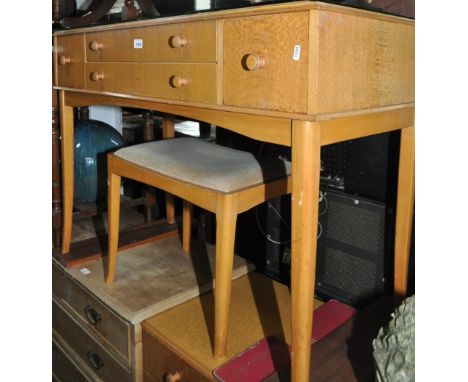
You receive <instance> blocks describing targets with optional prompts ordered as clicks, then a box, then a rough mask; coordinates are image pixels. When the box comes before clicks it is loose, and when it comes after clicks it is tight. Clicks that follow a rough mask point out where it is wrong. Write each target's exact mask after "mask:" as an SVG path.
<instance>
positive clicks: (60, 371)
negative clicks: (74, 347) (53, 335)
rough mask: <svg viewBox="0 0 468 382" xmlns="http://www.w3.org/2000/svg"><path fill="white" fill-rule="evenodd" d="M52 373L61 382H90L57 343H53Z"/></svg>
mask: <svg viewBox="0 0 468 382" xmlns="http://www.w3.org/2000/svg"><path fill="white" fill-rule="evenodd" d="M52 373H53V376H54V377H55V379H56V380H57V381H60V382H67V381H73V382H89V379H88V378H87V377H85V376H84V374H83V373H82V372H81V371H80V369H79V367H78V366H76V365H75V363H74V362H73V361H72V358H71V357H70V356H69V355H68V354H66V353H65V351H64V350H63V349H62V348H61V347H60V346H59V345H58V344H57V343H56V342H55V341H53V342H52Z"/></svg>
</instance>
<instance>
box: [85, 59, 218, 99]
mask: <svg viewBox="0 0 468 382" xmlns="http://www.w3.org/2000/svg"><path fill="white" fill-rule="evenodd" d="M86 88H87V89H89V90H96V91H101V92H110V93H121V94H130V95H137V96H144V97H152V98H161V99H170V100H178V101H189V102H197V103H209V104H214V103H216V64H154V63H138V64H137V63H100V64H86Z"/></svg>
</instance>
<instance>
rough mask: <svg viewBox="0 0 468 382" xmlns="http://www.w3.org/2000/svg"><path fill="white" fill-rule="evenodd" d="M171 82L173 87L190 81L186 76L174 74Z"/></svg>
mask: <svg viewBox="0 0 468 382" xmlns="http://www.w3.org/2000/svg"><path fill="white" fill-rule="evenodd" d="M169 82H170V84H171V86H172V87H173V88H181V87H183V86H186V85H187V84H188V83H189V81H188V80H187V79H186V78H184V77H181V76H172V77H171V79H170V80H169Z"/></svg>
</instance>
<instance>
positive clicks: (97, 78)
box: [91, 72, 104, 81]
mask: <svg viewBox="0 0 468 382" xmlns="http://www.w3.org/2000/svg"><path fill="white" fill-rule="evenodd" d="M103 79H104V73H99V72H92V73H91V80H92V81H102V80H103Z"/></svg>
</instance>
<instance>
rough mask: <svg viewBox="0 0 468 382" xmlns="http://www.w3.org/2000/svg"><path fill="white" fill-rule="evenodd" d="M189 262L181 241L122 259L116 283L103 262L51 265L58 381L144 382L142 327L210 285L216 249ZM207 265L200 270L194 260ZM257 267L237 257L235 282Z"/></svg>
mask: <svg viewBox="0 0 468 382" xmlns="http://www.w3.org/2000/svg"><path fill="white" fill-rule="evenodd" d="M194 248H195V249H194V250H193V251H192V253H191V257H190V256H187V254H185V253H184V252H182V250H181V249H180V243H179V242H178V237H177V236H172V237H169V238H165V239H161V240H159V241H157V242H153V243H149V244H145V245H142V246H140V247H136V248H132V249H130V250H126V251H123V252H121V253H119V267H120V271H119V270H118V274H117V277H116V281H115V283H114V284H115V285H113V286H107V285H105V283H104V268H103V265H102V261H103V260H101V259H98V260H91V261H88V262H85V263H83V264H82V265H80V266H79V267H78V268H70V269H65V268H64V267H62V266H61V265H60V264H59V263H58V262H57V261H55V260H54V262H53V264H52V279H53V285H52V292H53V298H52V327H53V355H54V357H53V361H54V362H53V372H54V376H55V377H56V379H57V380H58V381H63V382H66V381H75V380H76V381H81V380H83V381H87V380H90V381H104V382H106V381H107V382H116V381H118V382H141V381H142V379H143V368H142V362H143V360H142V334H141V322H142V321H143V320H144V319H146V318H149V317H151V316H153V315H154V314H157V313H159V312H161V311H164V310H166V309H168V308H171V307H173V306H175V305H177V304H180V303H181V302H184V301H186V300H188V299H191V298H193V297H196V296H197V295H198V294H199V293H202V292H204V291H207V290H209V289H211V287H212V282H213V281H212V276H211V275H212V274H213V273H212V272H213V269H212V268H210V267H211V266H212V264H213V256H214V248H213V247H212V246H210V245H207V246H204V245H202V244H201V243H200V245H197V246H195V247H194ZM197 260H198V261H199V262H200V263H202V264H204V265H206V269H201V268H197V267H194V265H193V264H194V263H192V261H197ZM251 268H252V266H251V265H250V264H248V263H247V262H246V261H245V260H243V259H241V258H237V257H236V259H235V264H234V269H235V270H234V272H233V277H234V278H237V277H239V276H241V275H243V274H245V273H247V272H248V271H249V269H251Z"/></svg>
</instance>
